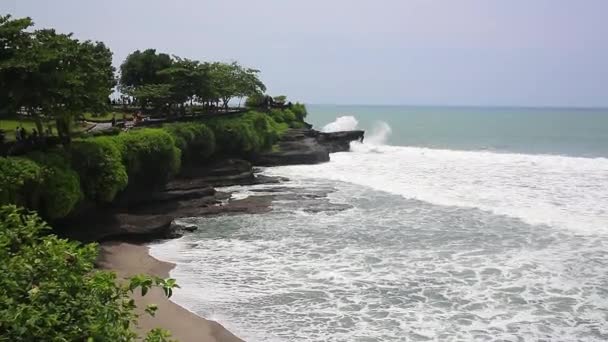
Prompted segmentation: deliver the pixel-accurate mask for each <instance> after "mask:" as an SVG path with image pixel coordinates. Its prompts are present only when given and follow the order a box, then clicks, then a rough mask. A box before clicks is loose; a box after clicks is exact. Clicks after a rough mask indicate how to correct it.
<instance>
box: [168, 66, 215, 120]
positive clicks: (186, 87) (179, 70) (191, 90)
mask: <svg viewBox="0 0 608 342" xmlns="http://www.w3.org/2000/svg"><path fill="white" fill-rule="evenodd" d="M174 58H175V59H174V61H173V63H172V65H171V66H170V67H169V68H167V69H164V70H161V71H159V72H158V74H159V75H162V76H166V78H167V83H168V84H169V86H170V92H171V96H170V100H171V103H175V104H178V105H180V106H181V108H182V109H183V104H184V103H185V102H189V103H190V105H192V104H193V102H194V99H195V97H196V96H197V94H203V93H204V92H205V91H207V89H208V88H209V84H208V83H209V72H208V68H207V67H206V65H202V64H201V63H200V62H198V61H193V60H190V59H186V58H180V57H177V56H174Z"/></svg>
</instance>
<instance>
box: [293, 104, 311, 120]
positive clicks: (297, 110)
mask: <svg viewBox="0 0 608 342" xmlns="http://www.w3.org/2000/svg"><path fill="white" fill-rule="evenodd" d="M291 111H292V112H293V113H294V114H295V116H296V120H298V121H300V122H304V119H305V118H306V115H307V114H308V111H307V110H306V106H305V105H304V104H303V103H295V104H293V105H292V106H291Z"/></svg>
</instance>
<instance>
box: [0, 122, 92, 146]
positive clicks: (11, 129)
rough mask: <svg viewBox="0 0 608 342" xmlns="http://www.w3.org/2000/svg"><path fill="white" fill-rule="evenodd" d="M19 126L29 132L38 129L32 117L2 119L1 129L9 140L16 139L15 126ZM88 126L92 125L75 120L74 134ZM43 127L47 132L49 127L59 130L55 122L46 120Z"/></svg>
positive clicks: (52, 129)
mask: <svg viewBox="0 0 608 342" xmlns="http://www.w3.org/2000/svg"><path fill="white" fill-rule="evenodd" d="M17 127H23V128H25V130H26V131H27V132H28V134H31V133H32V129H34V128H36V130H38V128H37V127H36V122H35V121H34V120H32V119H0V130H2V131H4V132H5V138H6V140H7V141H14V140H15V128H17ZM88 127H90V126H89V125H87V124H83V123H80V122H74V123H72V128H71V132H72V133H74V134H76V133H81V132H83V131H85V130H86V129H87V128H88ZM43 128H44V131H45V132H46V131H47V130H48V129H50V130H51V132H52V133H56V132H57V129H56V128H55V123H54V122H46V123H45V124H44V125H43Z"/></svg>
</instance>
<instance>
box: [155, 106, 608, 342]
mask: <svg viewBox="0 0 608 342" xmlns="http://www.w3.org/2000/svg"><path fill="white" fill-rule="evenodd" d="M384 119H386V117H381V116H376V117H374V118H373V120H371V119H370V120H364V119H361V118H360V117H355V116H354V115H344V116H342V117H336V116H334V117H333V118H332V119H328V120H327V121H326V122H325V124H324V125H323V126H321V127H323V130H324V131H334V130H340V129H346V128H345V127H348V129H365V130H366V138H365V141H364V143H363V144H361V143H358V142H356V143H353V144H352V146H351V152H349V153H335V154H332V155H331V162H329V163H325V164H319V165H296V166H284V167H275V168H268V169H265V170H264V171H263V172H264V173H265V174H268V175H277V176H284V177H288V178H289V179H290V181H289V182H287V183H282V184H278V185H262V186H253V187H234V188H229V189H227V190H232V191H236V192H237V193H236V194H235V196H237V197H245V196H254V195H260V194H272V195H274V196H275V201H274V202H273V210H272V211H271V212H269V213H267V214H263V215H245V216H233V217H217V218H203V219H198V218H192V219H187V221H188V222H189V223H193V224H197V225H198V226H199V231H197V232H195V233H194V234H191V235H186V236H185V237H183V238H181V239H178V240H171V241H168V242H164V243H161V244H157V245H155V246H153V248H152V254H153V255H155V256H157V257H159V258H161V259H164V260H168V261H172V262H175V263H176V264H177V267H176V268H175V269H174V271H172V273H171V275H172V276H174V277H176V278H177V279H178V280H179V283H180V285H181V286H182V288H183V289H182V290H181V291H178V292H176V295H175V300H176V301H177V302H178V303H180V304H182V305H184V306H186V307H188V308H189V309H191V310H193V311H194V312H196V313H198V314H201V315H203V316H205V317H209V318H211V319H217V320H219V321H220V322H222V324H224V325H225V326H227V327H228V328H229V329H230V330H232V331H234V332H235V333H236V334H237V335H239V336H241V337H243V338H245V339H246V340H248V341H405V340H407V341H429V340H439V341H539V340H545V341H605V340H608V323H606V322H607V320H608V262H606V260H608V259H607V257H608V159H606V158H602V157H592V158H588V157H583V155H585V154H587V153H581V155H578V156H573V155H572V154H573V151H574V150H577V149H578V147H577V148H576V149H573V148H567V149H566V150H565V152H564V153H563V154H561V155H560V154H557V153H553V154H537V153H533V152H534V151H531V152H530V153H520V152H519V151H518V149H517V148H515V149H514V151H509V150H504V151H500V152H494V151H488V150H481V149H469V150H467V149H462V148H454V149H446V148H429V147H427V146H415V145H411V146H395V145H388V144H387V142H389V143H390V142H391V141H395V140H398V139H399V135H401V134H402V131H403V125H397V126H398V127H395V126H394V125H392V127H391V122H390V121H389V122H387V121H386V120H384ZM574 130H576V128H575V129H574ZM476 134H481V133H476ZM473 135H475V134H473ZM538 135H539V136H543V132H539V134H538ZM542 140H543V139H542V138H539V141H542ZM597 141H602V138H598V140H597ZM562 143H563V144H565V145H568V144H567V143H566V142H562ZM480 144H484V142H480ZM576 144H577V143H574V145H576ZM578 144H580V142H579V143H578ZM511 145H512V146H517V145H518V144H517V143H513V144H511ZM538 145H539V144H537V146H538ZM459 147H460V146H459ZM514 152H517V153H514ZM593 154H597V153H595V152H594V153H593Z"/></svg>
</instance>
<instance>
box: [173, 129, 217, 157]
mask: <svg viewBox="0 0 608 342" xmlns="http://www.w3.org/2000/svg"><path fill="white" fill-rule="evenodd" d="M163 129H164V130H165V131H167V132H168V133H169V134H171V136H172V137H173V139H174V140H175V146H176V147H177V148H179V149H180V150H181V151H182V162H183V163H184V164H192V163H196V162H202V161H205V160H207V159H208V158H209V157H211V155H212V154H213V153H214V152H215V134H214V133H213V131H212V130H211V129H210V128H209V127H207V126H206V125H205V124H203V123H200V122H188V123H174V124H166V125H164V126H163Z"/></svg>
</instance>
